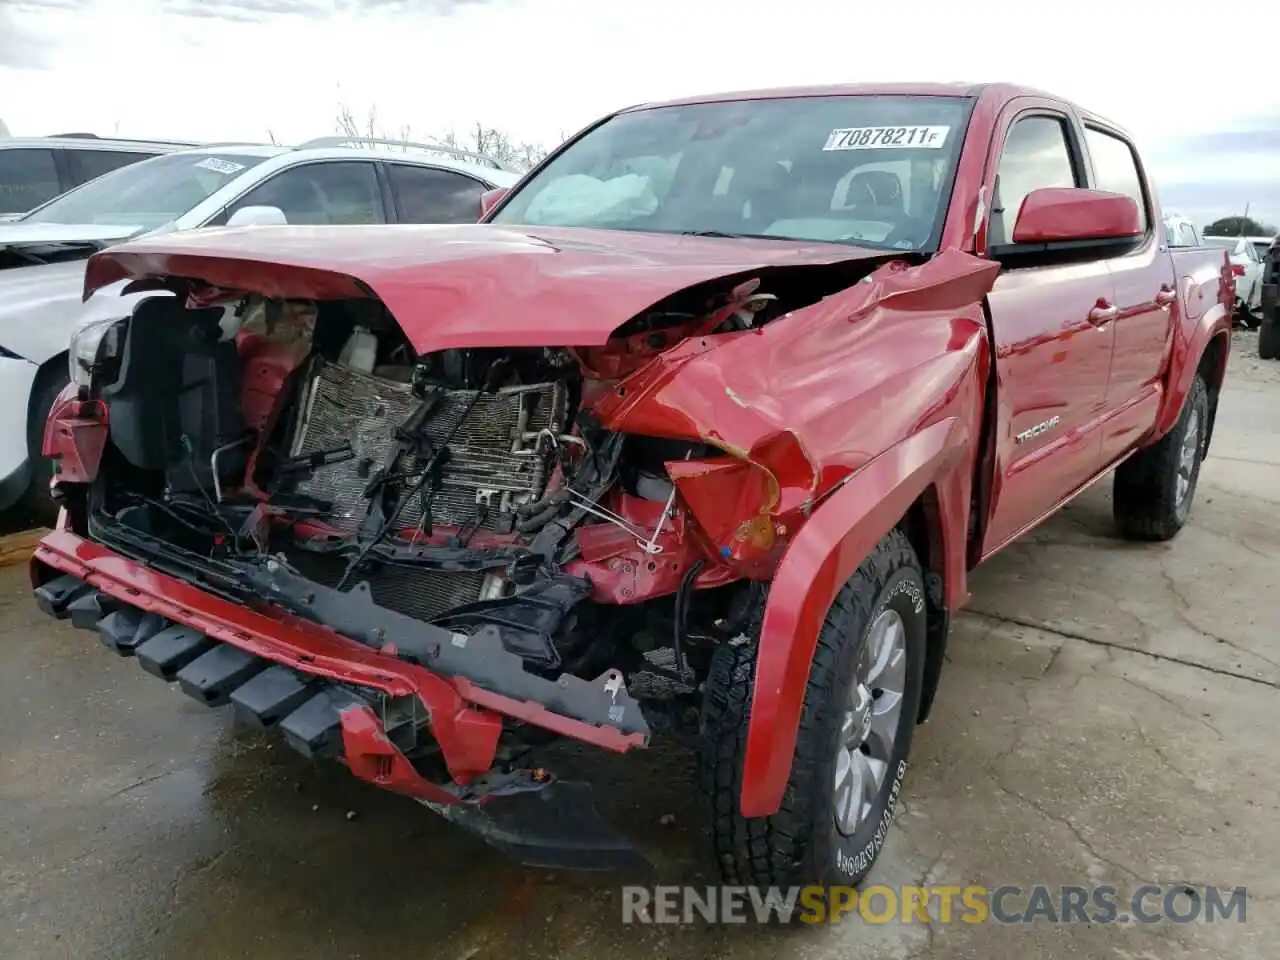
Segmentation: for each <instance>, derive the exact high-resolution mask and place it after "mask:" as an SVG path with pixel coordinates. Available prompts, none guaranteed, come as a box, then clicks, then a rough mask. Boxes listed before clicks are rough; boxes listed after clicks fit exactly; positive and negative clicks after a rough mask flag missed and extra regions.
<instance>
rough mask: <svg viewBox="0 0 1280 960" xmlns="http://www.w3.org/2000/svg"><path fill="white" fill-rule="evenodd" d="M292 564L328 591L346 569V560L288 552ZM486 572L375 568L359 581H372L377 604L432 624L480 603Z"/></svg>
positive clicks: (363, 575)
mask: <svg viewBox="0 0 1280 960" xmlns="http://www.w3.org/2000/svg"><path fill="white" fill-rule="evenodd" d="M285 552H286V555H287V556H288V558H289V562H290V563H292V564H293V565H294V566H295V567H297V569H298V572H299V573H301V574H302V575H303V576H304V577H309V578H311V579H312V580H315V581H316V582H317V583H321V584H324V585H325V586H326V587H333V586H336V585H337V583H338V581H339V580H340V579H342V573H343V571H344V570H345V569H346V560H344V559H341V558H339V557H335V556H326V555H324V554H314V553H306V552H304V551H301V550H293V551H289V550H286V551H285ZM485 576H486V575H485V574H484V572H483V571H464V572H457V573H454V572H445V571H439V570H415V569H412V568H409V567H392V566H383V567H381V568H378V567H374V568H373V569H371V570H367V571H365V572H363V573H361V574H358V575H357V576H356V578H355V582H357V583H358V582H360V581H361V580H367V581H369V592H370V593H371V594H372V595H373V602H374V603H376V604H378V606H380V607H386V608H387V609H388V610H395V611H396V612H397V613H403V614H404V615H405V616H407V617H417V618H418V619H419V620H430V619H432V618H433V617H438V616H440V615H441V614H442V613H446V612H447V611H449V610H452V609H453V608H454V607H458V606H461V605H462V604H464V603H474V602H475V601H476V600H479V599H480V594H481V591H482V590H483V589H484V583H485Z"/></svg>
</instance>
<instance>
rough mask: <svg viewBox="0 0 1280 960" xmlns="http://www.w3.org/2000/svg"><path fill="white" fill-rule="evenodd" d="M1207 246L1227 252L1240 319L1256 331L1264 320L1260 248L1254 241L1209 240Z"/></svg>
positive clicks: (1222, 238) (1243, 238)
mask: <svg viewBox="0 0 1280 960" xmlns="http://www.w3.org/2000/svg"><path fill="white" fill-rule="evenodd" d="M1204 243H1205V245H1206V246H1210V247H1217V248H1219V249H1221V250H1226V251H1227V259H1228V260H1230V261H1231V273H1232V275H1233V276H1234V277H1235V294H1236V315H1237V316H1238V317H1239V318H1240V320H1241V322H1242V323H1243V324H1244V325H1245V326H1246V327H1249V328H1250V329H1255V328H1256V327H1257V326H1258V324H1259V323H1260V322H1261V319H1262V254H1261V253H1259V250H1258V247H1257V245H1256V244H1255V243H1254V242H1253V239H1252V238H1250V237H1205V238H1204ZM1265 251H1266V248H1265V247H1263V249H1262V253H1265Z"/></svg>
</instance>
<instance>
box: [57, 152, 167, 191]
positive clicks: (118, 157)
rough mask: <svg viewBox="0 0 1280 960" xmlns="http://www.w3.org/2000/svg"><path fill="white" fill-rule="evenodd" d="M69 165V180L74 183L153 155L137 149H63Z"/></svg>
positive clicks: (94, 177)
mask: <svg viewBox="0 0 1280 960" xmlns="http://www.w3.org/2000/svg"><path fill="white" fill-rule="evenodd" d="M64 152H65V154H66V156H67V160H68V162H69V163H70V165H71V180H72V182H73V183H74V184H77V185H78V184H81V183H87V182H88V181H90V180H96V179H97V178H98V177H100V176H102V175H103V174H104V173H110V172H111V171H112V170H116V169H118V168H120V167H127V166H128V165H129V164H131V163H137V162H138V161H139V160H145V159H147V158H148V157H154V156H156V154H154V153H143V152H141V151H137V150H128V151H125V150H66V151H64Z"/></svg>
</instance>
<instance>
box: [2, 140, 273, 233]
mask: <svg viewBox="0 0 1280 960" xmlns="http://www.w3.org/2000/svg"><path fill="white" fill-rule="evenodd" d="M264 159H266V158H265V157H254V156H246V155H245V154H240V153H198V154H196V153H170V154H166V155H164V156H161V157H153V158H152V159H150V160H143V161H141V162H139V163H134V164H130V165H129V166H127V167H120V168H119V169H117V170H112V171H111V172H110V173H107V174H104V175H103V176H101V177H98V178H97V179H96V180H91V181H89V182H88V183H86V184H84V185H83V186H80V187H77V188H76V189H75V190H72V191H70V192H69V193H64V194H63V195H62V196H60V197H58V198H57V199H55V200H50V201H49V202H48V203H46V204H45V205H44V206H43V207H38V208H37V209H35V210H33V211H32V212H31V213H29V214H27V215H26V216H25V217H23V218H22V222H23V223H66V224H82V223H101V224H108V225H110V226H138V227H143V228H146V229H151V228H153V227H158V226H160V225H161V224H164V223H168V222H169V221H170V220H174V219H176V218H178V217H180V216H182V215H183V214H184V213H186V212H187V211H188V210H190V209H191V208H192V207H194V206H196V205H197V204H199V203H200V202H201V201H203V200H205V199H206V198H207V197H209V196H210V195H211V194H212V193H213V192H214V191H215V190H217V189H218V188H219V187H221V186H222V185H223V184H225V183H228V182H229V181H231V180H233V179H234V178H235V177H237V176H239V175H240V174H241V173H242V172H244V171H245V170H247V169H249V167H252V166H255V165H257V164H259V163H261V162H262V161H263V160H264Z"/></svg>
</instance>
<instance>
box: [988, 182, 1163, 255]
mask: <svg viewBox="0 0 1280 960" xmlns="http://www.w3.org/2000/svg"><path fill="white" fill-rule="evenodd" d="M1144 232H1145V231H1144V230H1143V229H1142V217H1141V214H1140V212H1139V210H1138V205H1137V204H1136V203H1134V202H1133V199H1132V198H1131V197H1126V196H1124V195H1123V194H1120V193H1108V192H1106V191H1104V190H1084V189H1081V188H1079V187H1045V188H1042V189H1040V190H1032V191H1031V192H1030V193H1028V194H1027V195H1026V197H1025V198H1024V199H1023V201H1022V207H1021V208H1020V209H1019V210H1018V219H1017V221H1015V223H1014V225H1013V242H1014V243H1016V244H1035V243H1067V242H1071V241H1088V240H1136V239H1138V238H1139V237H1141V236H1142V235H1143V233H1144Z"/></svg>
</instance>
